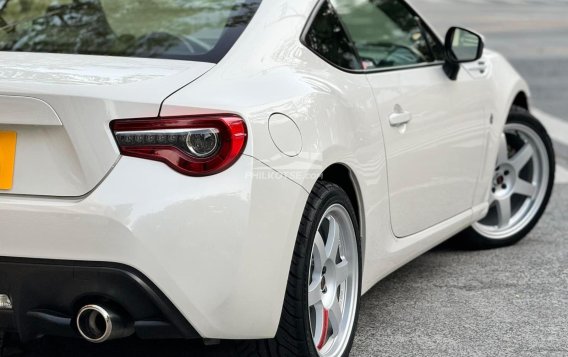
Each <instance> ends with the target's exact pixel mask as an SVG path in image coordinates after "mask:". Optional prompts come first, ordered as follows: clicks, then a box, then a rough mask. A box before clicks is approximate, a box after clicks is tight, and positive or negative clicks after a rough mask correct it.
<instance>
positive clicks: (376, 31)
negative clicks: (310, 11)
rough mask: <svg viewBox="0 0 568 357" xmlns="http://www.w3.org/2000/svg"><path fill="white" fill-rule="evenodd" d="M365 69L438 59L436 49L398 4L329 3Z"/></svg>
mask: <svg viewBox="0 0 568 357" xmlns="http://www.w3.org/2000/svg"><path fill="white" fill-rule="evenodd" d="M332 3H333V5H334V6H335V8H336V11H337V13H338V14H339V17H340V19H341V21H342V22H343V24H345V26H346V28H347V31H348V32H349V34H350V36H351V39H352V40H353V42H354V45H355V47H356V48H357V50H358V52H359V56H360V58H361V60H362V62H363V64H364V67H365V68H366V69H373V68H391V67H398V66H407V65H413V64H419V63H425V62H432V61H434V60H436V59H438V55H439V54H437V52H439V51H440V49H439V45H437V43H436V41H434V38H433V36H432V35H431V34H429V33H428V32H427V28H426V27H425V26H423V24H422V23H421V21H420V19H419V18H418V17H417V16H416V15H415V14H414V13H413V12H412V11H411V10H410V8H408V7H407V6H406V5H405V4H404V3H403V2H402V1H400V0H332Z"/></svg>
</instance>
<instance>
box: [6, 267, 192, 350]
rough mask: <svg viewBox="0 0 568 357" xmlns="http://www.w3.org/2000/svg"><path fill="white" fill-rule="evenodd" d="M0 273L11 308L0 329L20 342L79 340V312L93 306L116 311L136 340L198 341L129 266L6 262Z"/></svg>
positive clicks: (165, 300) (157, 292) (155, 290)
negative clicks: (54, 338)
mask: <svg viewBox="0 0 568 357" xmlns="http://www.w3.org/2000/svg"><path fill="white" fill-rule="evenodd" d="M0 271H1V272H2V273H1V278H0V292H1V294H5V295H8V296H9V297H10V299H11V301H12V305H13V309H12V310H0V329H5V330H8V331H14V332H17V333H18V334H19V335H20V338H21V339H22V340H24V341H27V340H31V339H34V338H36V337H39V336H42V335H57V336H66V337H76V336H78V334H77V331H76V328H75V316H76V315H77V312H78V311H79V309H81V307H83V306H85V305H87V304H95V303H96V304H105V305H113V306H118V307H120V309H121V310H122V311H124V315H125V317H126V318H127V319H128V320H129V321H132V322H133V325H134V330H135V333H136V335H137V336H138V337H140V338H187V339H190V338H199V334H198V333H197V332H196V331H195V329H194V328H193V327H192V326H191V325H190V324H189V323H188V322H187V320H186V319H185V318H184V317H183V315H182V314H181V313H180V312H179V311H178V310H177V309H176V308H175V306H174V305H173V304H172V303H171V302H170V301H169V300H168V298H167V297H166V296H165V295H164V294H163V293H162V292H161V291H160V290H159V289H158V288H157V287H156V286H155V285H154V284H153V283H152V282H151V281H150V280H149V279H148V278H146V277H145V276H144V275H143V274H142V273H140V272H138V271H136V270H135V269H133V268H130V267H128V266H125V265H119V264H109V263H94V262H74V261H51V260H37V259H14V258H5V257H4V258H0Z"/></svg>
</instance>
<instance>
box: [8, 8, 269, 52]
mask: <svg viewBox="0 0 568 357" xmlns="http://www.w3.org/2000/svg"><path fill="white" fill-rule="evenodd" d="M237 3H238V1H236V0H221V1H214V2H212V1H203V0H195V1H189V2H188V1H181V0H153V1H143V2H139V1H134V0H131V1H115V0H73V1H69V0H68V1H59V2H56V3H53V2H52V1H51V0H11V1H10V0H5V1H4V2H3V3H0V16H1V18H2V20H3V21H2V22H0V26H1V29H2V30H3V31H1V32H0V49H1V50H10V51H25V52H52V53H77V54H98V55H115V56H132V57H157V58H179V59H192V57H194V56H207V55H208V54H209V53H213V52H215V51H213V50H214V49H215V47H216V46H218V45H219V44H221V45H222V44H223V36H230V35H231V29H232V28H235V27H242V26H244V24H246V23H248V20H249V19H250V17H251V16H252V14H253V13H254V9H256V4H257V3H258V0H255V1H245V4H242V3H240V4H239V6H238V7H237V6H235V5H236V4H237ZM247 3H250V6H247Z"/></svg>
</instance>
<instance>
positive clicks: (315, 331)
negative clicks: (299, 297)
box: [307, 204, 359, 356]
mask: <svg viewBox="0 0 568 357" xmlns="http://www.w3.org/2000/svg"><path fill="white" fill-rule="evenodd" d="M310 259H311V265H310V271H309V275H308V282H307V284H308V307H309V320H310V328H311V333H312V338H313V342H314V346H315V347H316V349H317V351H318V354H319V355H320V356H339V355H341V354H342V353H343V351H345V349H346V348H347V345H348V344H349V341H350V338H351V334H352V332H353V326H354V322H355V317H356V310H357V300H358V298H359V296H358V295H359V255H358V245H357V237H356V234H355V229H354V226H353V222H352V221H351V218H350V215H349V213H348V212H347V210H346V209H345V208H344V207H343V206H342V205H339V204H335V205H332V206H330V207H329V208H328V209H327V210H326V211H325V213H324V215H323V218H322V219H321V221H320V222H319V225H318V229H317V232H316V236H315V239H314V243H313V247H312V252H311V258H310Z"/></svg>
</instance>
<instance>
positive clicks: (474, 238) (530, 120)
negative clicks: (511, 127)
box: [454, 106, 556, 249]
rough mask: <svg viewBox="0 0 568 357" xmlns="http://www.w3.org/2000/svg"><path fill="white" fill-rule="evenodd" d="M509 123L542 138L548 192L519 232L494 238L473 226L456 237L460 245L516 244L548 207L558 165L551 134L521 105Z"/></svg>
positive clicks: (490, 246) (499, 245)
mask: <svg viewBox="0 0 568 357" xmlns="http://www.w3.org/2000/svg"><path fill="white" fill-rule="evenodd" d="M507 123H508V124H509V123H516V124H521V125H525V126H527V127H529V128H531V129H532V130H533V131H535V132H536V133H537V134H538V136H539V137H540V139H541V140H542V142H543V144H544V146H545V148H546V152H547V156H548V162H549V168H550V172H549V179H548V184H547V187H546V193H545V196H544V200H543V201H542V203H541V205H540V207H539V208H538V211H537V212H536V214H535V215H534V217H533V218H532V219H531V220H530V221H529V222H528V223H527V224H526V226H525V227H524V228H523V229H522V230H520V231H519V232H518V233H516V234H514V235H511V236H510V237H506V238H501V239H494V238H490V237H486V236H484V235H482V234H480V233H479V232H478V231H476V230H475V229H473V228H472V227H470V228H468V229H466V230H465V231H463V232H462V233H460V234H459V235H457V236H456V237H455V238H454V243H455V244H457V245H458V246H460V247H462V248H466V249H492V248H500V247H506V246H510V245H513V244H516V243H517V242H519V241H520V240H522V239H523V238H524V237H526V236H527V234H528V233H529V232H530V231H531V230H532V229H533V228H534V227H535V226H536V224H537V223H538V221H539V220H540V218H541V217H542V215H543V214H544V211H545V210H546V207H547V205H548V201H549V200H550V195H551V194H552V189H553V186H554V174H555V167H556V160H555V156H554V147H553V145H552V140H551V139H550V136H549V135H548V133H547V132H546V129H545V128H544V126H543V125H542V124H541V123H540V121H539V120H538V119H536V118H535V117H534V116H532V115H531V114H530V113H529V112H528V111H527V110H525V109H524V108H520V107H516V106H515V107H513V108H512V109H511V112H510V114H509V117H508V119H507Z"/></svg>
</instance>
